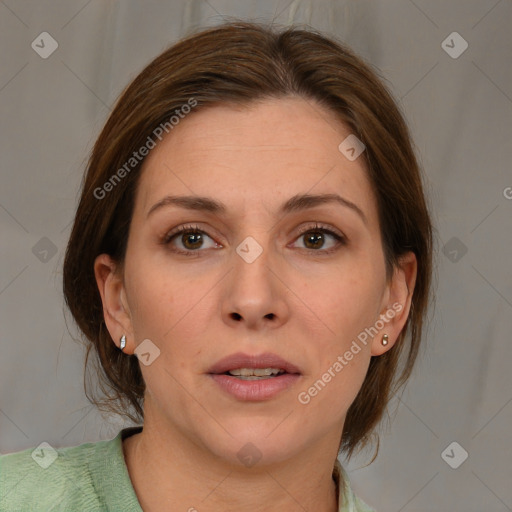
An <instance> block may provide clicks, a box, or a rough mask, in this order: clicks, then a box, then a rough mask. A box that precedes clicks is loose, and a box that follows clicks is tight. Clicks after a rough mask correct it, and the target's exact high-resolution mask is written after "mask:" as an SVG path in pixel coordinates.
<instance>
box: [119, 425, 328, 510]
mask: <svg viewBox="0 0 512 512" xmlns="http://www.w3.org/2000/svg"><path fill="white" fill-rule="evenodd" d="M146 420H147V418H146ZM159 432H160V431H159V430H158V429H154V428H151V424H147V423H145V424H144V429H143V431H142V432H141V433H139V434H135V435H132V436H130V437H129V438H127V439H125V440H124V441H123V451H124V456H125V461H126V465H127V467H128V472H129V474H130V479H131V481H132V485H133V487H134V489H135V493H136V494H137V498H138V500H139V503H140V505H141V507H142V509H143V510H144V512H159V511H163V510H170V509H172V510H186V511H190V512H196V511H197V512H203V511H208V512H216V511H219V512H220V511H225V510H237V511H239V512H249V511H251V512H252V511H256V510H265V511H268V512H274V511H282V510H287V511H290V512H295V511H297V512H299V511H300V512H303V511H304V510H316V511H320V512H336V511H337V510H338V503H337V501H338V496H337V494H336V485H335V482H334V480H333V478H332V471H333V464H334V460H333V459H332V453H330V452H328V451H327V450H319V449H318V447H315V450H311V453H309V452H308V453H302V454H301V456H300V460H298V459H297V458H294V459H293V460H286V461H284V462H280V463H277V464H273V465H267V466H264V467H258V465H255V466H253V467H250V468H246V467H243V466H237V465H234V464H232V463H230V462H229V461H225V460H222V459H219V458H218V457H217V456H215V455H214V454H212V453H209V452H207V451H205V450H203V449H200V447H198V446H197V445H196V444H194V443H192V442H190V440H188V439H186V438H181V439H178V438H177V437H176V436H174V435H171V436H169V435H168V432H167V431H166V432H165V435H163V436H162V435H161V434H160V433H159Z"/></svg>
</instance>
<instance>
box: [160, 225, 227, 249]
mask: <svg viewBox="0 0 512 512" xmlns="http://www.w3.org/2000/svg"><path fill="white" fill-rule="evenodd" d="M206 239H209V240H211V242H213V243H212V244H210V247H204V242H205V240H206ZM174 242H177V243H178V247H176V245H175V243H174ZM162 243H163V244H164V245H169V246H171V250H172V251H174V252H176V253H178V254H184V255H185V256H194V255H195V254H194V253H197V252H199V249H210V248H212V247H221V245H219V244H217V243H216V242H215V241H214V240H213V239H212V238H211V237H210V236H209V235H208V233H206V232H205V231H203V230H202V229H199V227H198V226H197V225H184V226H180V227H178V228H176V229H174V230H173V231H171V232H170V233H168V234H167V235H165V237H164V239H163V240H162ZM179 244H181V247H180V246H179Z"/></svg>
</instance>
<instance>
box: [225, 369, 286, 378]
mask: <svg viewBox="0 0 512 512" xmlns="http://www.w3.org/2000/svg"><path fill="white" fill-rule="evenodd" d="M228 373H229V374H230V375H234V376H236V377H270V376H271V375H278V374H280V373H284V370H281V369H280V368H237V369H236V370H229V372H228Z"/></svg>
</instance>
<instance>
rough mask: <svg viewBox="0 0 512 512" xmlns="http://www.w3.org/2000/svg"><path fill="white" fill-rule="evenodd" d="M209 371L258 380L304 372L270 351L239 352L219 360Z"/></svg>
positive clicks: (215, 373) (214, 373)
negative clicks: (253, 353) (255, 352)
mask: <svg viewBox="0 0 512 512" xmlns="http://www.w3.org/2000/svg"><path fill="white" fill-rule="evenodd" d="M208 373H210V374H213V375H231V376H232V377H237V378H240V379H242V380H256V379H272V378H276V377H278V376H279V375H283V374H285V373H289V374H298V375H300V374H301V373H302V372H301V371H300V369H299V368H298V367H297V366H295V365H293V364H292V363H290V362H289V361H286V360H285V359H283V358H282V357H279V356H278V355H276V354H272V353H270V352H266V353H264V354H260V355H248V354H244V353H241V352H237V353H236V354H232V355H230V356H227V357H225V358H223V359H221V360H220V361H217V363H215V364H214V365H213V366H212V367H211V368H210V369H209V370H208Z"/></svg>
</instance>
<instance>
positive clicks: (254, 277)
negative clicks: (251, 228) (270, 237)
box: [222, 238, 289, 330]
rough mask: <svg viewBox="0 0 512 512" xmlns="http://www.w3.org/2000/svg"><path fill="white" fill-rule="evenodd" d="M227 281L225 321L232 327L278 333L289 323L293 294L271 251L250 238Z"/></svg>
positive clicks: (241, 246) (236, 258)
mask: <svg viewBox="0 0 512 512" xmlns="http://www.w3.org/2000/svg"><path fill="white" fill-rule="evenodd" d="M246 240H247V239H246ZM262 249H263V250H262ZM260 251H261V253H260ZM255 256H256V257H255ZM226 279H227V285H226V286H225V288H224V296H223V304H222V317H223V320H224V322H225V323H227V324H228V325H230V327H237V328H241V329H242V328H245V329H251V330H265V329H269V328H271V329H275V328H277V327H279V326H280V325H283V324H284V323H285V322H286V321H287V319H288V316H289V304H288V300H287V296H288V293H289V292H288V290H287V287H286V285H285V282H284V281H285V280H284V279H283V277H282V276H281V275H280V270H279V268H278V266H277V263H276V260H275V258H271V257H270V250H269V249H268V248H263V247H262V245H260V244H257V243H255V241H254V239H250V238H249V240H248V242H247V243H245V244H244V242H242V243H241V244H240V245H239V246H238V249H237V251H236V252H234V253H233V268H232V269H231V271H230V272H229V274H228V275H227V276H226Z"/></svg>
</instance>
